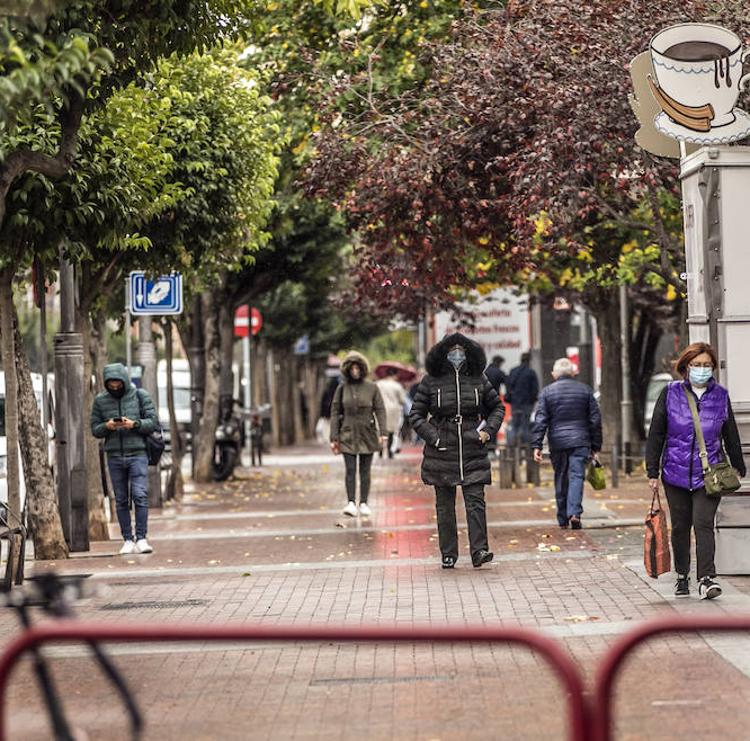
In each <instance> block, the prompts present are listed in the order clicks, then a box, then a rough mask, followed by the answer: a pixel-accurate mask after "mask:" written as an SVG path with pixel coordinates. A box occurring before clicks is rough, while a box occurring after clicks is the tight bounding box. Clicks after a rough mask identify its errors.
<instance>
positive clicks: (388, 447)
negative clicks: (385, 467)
mask: <svg viewBox="0 0 750 741" xmlns="http://www.w3.org/2000/svg"><path fill="white" fill-rule="evenodd" d="M395 436H396V435H395V433H394V432H389V433H388V442H387V443H386V444H385V449H386V452H387V453H388V457H389V458H393V450H392V448H393V438H394V437H395ZM378 455H379V456H380V457H381V458H382V457H383V446H382V445H381V446H380V452H379V453H378Z"/></svg>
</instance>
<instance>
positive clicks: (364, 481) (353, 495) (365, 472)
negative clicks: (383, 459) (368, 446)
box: [344, 453, 372, 503]
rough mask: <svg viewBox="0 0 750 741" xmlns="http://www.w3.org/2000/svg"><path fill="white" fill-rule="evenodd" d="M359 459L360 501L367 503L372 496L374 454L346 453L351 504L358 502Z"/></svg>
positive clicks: (347, 487) (347, 485)
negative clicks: (371, 472)
mask: <svg viewBox="0 0 750 741" xmlns="http://www.w3.org/2000/svg"><path fill="white" fill-rule="evenodd" d="M357 458H359V501H360V503H364V502H367V497H368V496H369V495H370V469H371V468H372V453H360V454H359V455H355V454H353V453H344V465H345V466H346V496H347V497H348V499H349V501H350V502H356V501H357Z"/></svg>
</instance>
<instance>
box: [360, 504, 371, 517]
mask: <svg viewBox="0 0 750 741" xmlns="http://www.w3.org/2000/svg"><path fill="white" fill-rule="evenodd" d="M359 514H361V515H362V517H369V516H370V515H371V514H372V510H371V509H370V508H369V507H368V506H367V502H360V505H359Z"/></svg>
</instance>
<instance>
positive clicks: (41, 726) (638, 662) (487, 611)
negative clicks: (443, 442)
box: [0, 448, 750, 740]
mask: <svg viewBox="0 0 750 741" xmlns="http://www.w3.org/2000/svg"><path fill="white" fill-rule="evenodd" d="M418 461H419V459H418V451H407V452H406V453H405V454H404V455H402V456H399V457H398V458H397V459H396V460H394V461H376V464H375V470H374V484H373V494H372V497H371V503H372V505H373V510H374V514H373V517H372V519H371V520H365V519H361V518H355V519H352V518H346V517H344V516H343V515H341V514H340V509H341V507H342V506H343V504H344V503H345V498H344V497H343V494H342V489H343V482H342V479H343V472H342V470H341V469H342V465H341V462H340V461H339V460H336V459H334V458H333V457H332V456H329V455H327V454H326V453H325V451H323V450H322V449H318V448H310V449H300V450H295V451H291V452H289V453H286V454H282V455H277V456H274V457H272V458H269V462H270V463H271V464H272V465H268V466H267V467H265V468H264V469H263V470H260V471H258V470H255V471H243V472H241V474H240V478H239V480H237V481H233V482H230V483H226V484H218V485H214V486H209V487H202V488H200V489H195V490H193V491H191V492H190V493H189V494H188V495H187V496H186V499H185V501H184V502H182V503H181V504H180V505H179V506H175V507H169V508H165V509H164V510H163V511H161V512H153V513H152V517H151V523H150V536H149V539H150V540H151V541H152V543H153V545H154V548H155V552H154V554H152V555H150V556H140V555H137V556H129V557H121V556H118V555H116V551H117V549H118V548H119V542H118V541H117V540H113V541H111V542H109V543H100V544H96V546H95V548H94V549H93V551H92V553H91V554H90V555H86V556H84V557H80V556H77V557H75V558H72V559H70V560H69V561H66V562H63V563H56V564H50V563H39V564H36V565H35V566H34V571H36V572H37V573H38V572H40V571H44V570H46V569H56V570H58V571H63V572H66V573H79V574H88V575H90V582H91V584H93V585H95V586H96V587H97V589H98V594H97V595H96V596H95V597H93V598H91V599H89V600H87V601H85V602H84V603H82V604H81V605H80V606H79V613H80V615H81V616H84V617H86V618H90V619H95V620H98V621H103V622H121V621H132V620H137V621H156V622H159V623H166V622H177V623H179V622H192V621H202V622H211V623H225V622H228V623H253V624H257V623H262V624H268V623H270V624H296V625H306V624H329V625H360V624H371V623H381V624H394V623H395V624H398V625H413V624H432V625H445V624H454V625H455V624H462V623H474V624H476V623H483V624H487V625H497V624H516V623H520V624H522V625H525V626H530V627H535V628H539V629H542V630H544V631H546V632H547V633H548V634H550V635H552V636H554V637H556V638H557V639H559V640H561V641H562V642H563V643H564V645H565V646H566V647H567V649H568V650H569V651H570V653H571V654H572V656H573V657H574V658H575V660H576V661H577V662H578V663H579V664H580V666H581V667H582V668H583V669H584V670H585V672H586V673H587V674H590V672H591V670H592V668H593V666H594V663H595V661H596V659H597V658H598V657H599V656H600V655H601V654H602V652H603V651H604V650H606V648H607V646H608V645H609V644H610V642H611V641H612V640H613V638H614V637H615V636H617V635H619V634H620V633H622V632H623V631H624V630H627V629H628V628H629V627H631V626H632V625H633V623H634V622H635V621H638V620H641V619H644V618H648V617H652V616H655V615H659V614H663V613H665V612H670V611H672V610H680V611H688V610H695V611H698V612H701V613H703V612H709V613H710V612H716V611H721V610H745V611H748V612H750V597H747V596H745V595H744V594H743V592H742V591H741V589H742V587H743V581H742V580H727V582H726V583H725V585H726V587H727V594H726V597H725V599H723V600H722V601H721V602H716V603H705V602H698V601H697V600H688V601H687V602H680V603H677V602H675V601H674V600H673V598H672V597H671V596H670V591H669V588H670V587H671V583H670V580H669V579H662V580H660V581H659V582H658V583H654V582H650V581H649V580H646V579H645V578H644V577H643V575H642V574H641V571H642V568H641V567H640V562H639V558H640V548H641V540H640V539H641V527H639V526H636V527H633V526H632V525H633V523H640V522H642V519H643V515H644V511H645V509H646V507H647V504H648V502H647V500H646V495H645V491H644V486H643V483H642V482H641V483H638V482H635V483H632V484H627V485H625V486H623V487H622V488H620V489H618V490H617V491H604V492H597V493H596V494H594V493H592V492H591V491H589V492H587V496H586V502H585V506H586V519H585V523H586V525H587V529H585V530H583V531H580V532H571V531H565V530H560V529H559V528H558V527H557V525H556V522H555V516H554V503H553V501H552V500H551V490H550V489H549V488H540V489H538V490H537V489H533V488H529V489H524V490H515V491H507V490H506V491H500V490H498V489H496V488H490V489H489V490H488V504H489V506H488V520H489V522H490V525H491V526H490V542H491V547H492V548H493V550H494V552H495V554H496V560H495V562H493V563H492V564H490V565H489V566H488V567H484V568H482V569H479V570H476V569H473V568H472V567H471V564H470V560H469V558H468V553H467V555H466V556H465V557H462V558H461V560H460V561H459V565H458V568H456V569H455V570H454V571H443V570H441V569H440V568H439V564H438V552H437V538H436V533H435V525H434V522H435V517H434V511H433V506H434V502H433V495H432V492H431V491H430V490H429V489H427V488H426V487H423V486H422V485H421V484H420V483H419V481H418ZM459 510H460V508H459ZM461 523H462V527H461V536H460V537H461V543H462V547H465V545H466V535H465V527H464V525H463V523H464V519H463V516H462V515H461ZM114 534H115V533H114V531H113V535H114ZM738 587H739V588H738ZM15 630H16V628H15V626H14V624H13V623H12V621H11V616H10V615H8V614H0V634H1V635H2V638H3V639H4V640H7V638H8V637H9V636H10V635H12V634H13V632H14V631H15ZM49 653H50V654H51V655H53V656H55V658H56V667H57V668H56V671H57V676H59V677H60V678H61V680H64V682H65V685H66V686H67V687H68V688H69V696H68V706H69V708H70V710H71V714H72V715H73V716H74V717H75V718H76V721H77V722H78V723H79V724H80V725H81V726H82V727H84V728H85V729H86V730H87V731H88V733H89V736H90V738H92V739H117V738H126V737H127V733H126V732H125V730H124V723H123V715H122V713H121V711H120V710H119V708H118V706H117V703H116V701H115V700H114V698H113V696H112V694H111V692H110V691H109V690H108V689H107V687H106V686H105V684H104V682H103V681H102V678H101V677H100V676H98V675H97V674H96V673H94V672H92V670H91V664H90V662H89V661H88V659H87V658H86V654H85V651H84V650H83V649H79V648H77V647H55V648H52V649H50V651H49ZM113 653H114V654H115V655H116V657H117V660H118V662H119V663H120V665H121V666H123V667H124V668H125V672H126V675H127V676H128V677H129V678H130V680H131V681H132V682H133V684H134V686H135V687H136V688H137V692H138V697H139V700H140V702H141V704H142V706H143V709H144V710H145V712H146V716H147V722H148V733H147V738H150V739H156V738H158V739H160V740H161V739H178V738H180V739H184V738H190V739H193V738H196V739H198V738H200V739H287V738H295V739H296V738H299V739H313V738H316V739H349V738H357V737H359V738H367V739H370V738H372V739H390V738H397V739H425V740H426V739H444V740H446V739H457V738H458V739H462V738H466V739H468V738H474V737H477V736H481V737H483V738H510V739H539V738H547V739H557V738H563V737H564V729H565V723H564V717H563V716H564V699H563V697H562V692H561V690H560V689H559V688H558V687H557V685H556V684H555V680H554V678H553V677H552V675H551V673H550V672H549V670H548V669H547V667H546V666H545V665H544V664H543V662H542V660H541V659H539V658H537V657H535V656H534V655H532V654H530V653H529V652H527V651H525V650H523V649H519V648H509V647H506V646H488V645H477V646H461V645H457V646H444V647H441V646H409V645H400V646H390V645H377V646H375V645H371V644H361V645H335V644H325V645H288V646H287V645H285V646H279V645H271V644H269V645H244V644H230V645H225V646H220V645H178V646H175V645H169V646H155V645H148V644H144V645H140V644H135V645H122V646H115V647H113ZM748 672H750V649H748V647H747V646H746V645H745V639H740V638H737V639H733V640H732V641H728V640H727V639H717V638H711V637H708V638H703V637H696V636H676V637H673V638H669V639H663V640H660V641H658V642H654V643H652V644H649V645H647V646H646V647H644V648H642V649H641V650H640V651H639V652H638V654H637V656H636V657H635V658H634V659H633V660H632V661H631V662H630V663H629V664H628V667H627V670H626V672H625V674H624V676H623V678H622V682H621V691H620V694H619V696H618V697H619V699H618V706H617V709H618V712H617V724H618V731H619V738H626V739H636V738H637V739H641V738H659V739H665V738H678V737H679V736H680V735H682V734H686V733H688V732H689V733H691V734H692V735H693V736H694V737H697V738H719V737H721V736H726V735H727V734H733V735H735V736H736V735H737V733H738V723H740V722H741V718H742V713H743V712H744V708H745V707H746V706H747V703H748V700H750V682H748V679H747V676H748ZM719 708H720V712H717V709H719ZM10 710H11V724H12V730H13V735H12V736H11V737H12V738H22V739H44V738H48V737H49V730H48V728H47V727H46V725H45V720H44V716H43V714H42V710H41V706H40V703H39V698H38V696H37V694H36V690H35V688H34V685H33V682H32V679H31V674H30V671H29V666H28V664H27V665H24V666H23V667H22V668H21V669H20V670H19V671H18V673H17V675H16V677H15V679H14V682H13V686H12V688H11V692H10ZM740 735H742V734H741V733H740Z"/></svg>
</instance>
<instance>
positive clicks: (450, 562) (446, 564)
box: [440, 556, 456, 569]
mask: <svg viewBox="0 0 750 741" xmlns="http://www.w3.org/2000/svg"><path fill="white" fill-rule="evenodd" d="M440 563H441V566H442V567H443V568H444V569H452V568H453V567H454V566H455V565H456V559H455V558H453V556H443V560H442V561H441V562H440Z"/></svg>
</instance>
